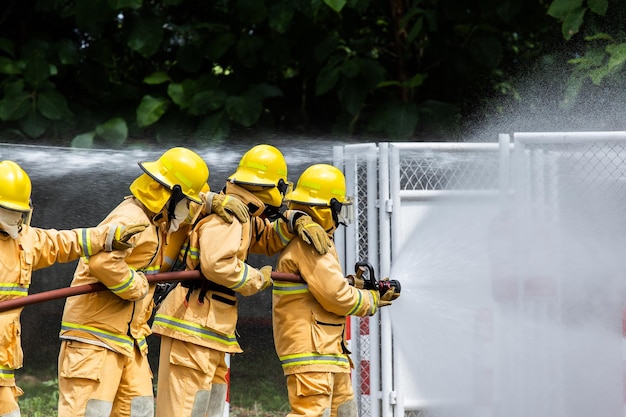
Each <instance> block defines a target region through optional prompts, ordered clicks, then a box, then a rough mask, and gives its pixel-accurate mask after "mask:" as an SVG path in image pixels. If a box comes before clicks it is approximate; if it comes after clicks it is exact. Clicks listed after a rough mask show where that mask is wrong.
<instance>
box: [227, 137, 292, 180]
mask: <svg viewBox="0 0 626 417" xmlns="http://www.w3.org/2000/svg"><path fill="white" fill-rule="evenodd" d="M228 179H229V180H232V181H233V182H235V183H239V184H246V185H260V186H271V187H277V186H278V183H279V181H280V180H283V181H284V182H285V183H286V182H287V162H285V157H284V156H283V154H282V153H281V152H280V151H279V150H278V149H276V148H275V147H273V146H271V145H256V146H255V147H253V148H251V149H250V150H249V151H248V152H246V153H245V154H244V155H243V156H242V157H241V160H240V161H239V166H238V167H237V170H236V171H235V173H234V174H232V175H231V176H230V177H228Z"/></svg>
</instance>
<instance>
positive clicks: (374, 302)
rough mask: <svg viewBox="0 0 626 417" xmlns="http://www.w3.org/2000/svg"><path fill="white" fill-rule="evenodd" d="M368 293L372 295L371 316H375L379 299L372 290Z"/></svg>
mask: <svg viewBox="0 0 626 417" xmlns="http://www.w3.org/2000/svg"><path fill="white" fill-rule="evenodd" d="M367 293H368V294H369V296H370V305H371V306H372V308H371V309H370V316H373V315H374V314H376V312H377V311H378V300H377V299H376V297H374V294H372V292H371V291H368V292H367Z"/></svg>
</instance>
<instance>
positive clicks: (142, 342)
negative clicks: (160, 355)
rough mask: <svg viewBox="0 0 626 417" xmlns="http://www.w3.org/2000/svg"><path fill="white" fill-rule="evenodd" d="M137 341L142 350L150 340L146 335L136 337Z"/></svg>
mask: <svg viewBox="0 0 626 417" xmlns="http://www.w3.org/2000/svg"><path fill="white" fill-rule="evenodd" d="M135 342H137V346H138V347H139V349H140V350H143V349H144V348H145V347H147V346H148V341H147V340H146V338H145V337H141V338H139V339H136V340H135Z"/></svg>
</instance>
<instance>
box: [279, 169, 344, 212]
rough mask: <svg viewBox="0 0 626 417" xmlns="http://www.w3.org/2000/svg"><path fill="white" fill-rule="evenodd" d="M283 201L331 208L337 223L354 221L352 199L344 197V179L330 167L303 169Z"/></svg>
mask: <svg viewBox="0 0 626 417" xmlns="http://www.w3.org/2000/svg"><path fill="white" fill-rule="evenodd" d="M285 201H287V202H289V203H299V204H304V205H307V206H323V207H331V208H332V211H333V216H336V218H335V221H336V222H337V223H341V224H350V223H351V222H352V221H353V219H354V212H353V206H352V197H350V196H347V195H346V179H345V177H344V175H343V173H342V172H341V171H340V170H339V169H338V168H337V167H335V166H332V165H328V164H316V165H311V166H310V167H308V168H307V169H305V170H304V172H302V175H300V178H298V183H297V184H296V187H295V188H294V189H293V191H291V192H289V193H288V194H287V195H286V196H285Z"/></svg>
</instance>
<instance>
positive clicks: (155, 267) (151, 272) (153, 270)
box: [139, 265, 161, 275]
mask: <svg viewBox="0 0 626 417" xmlns="http://www.w3.org/2000/svg"><path fill="white" fill-rule="evenodd" d="M160 270H161V265H152V266H149V267H147V268H143V269H140V270H139V271H141V272H143V273H144V275H154V274H158V273H159V271H160Z"/></svg>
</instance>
